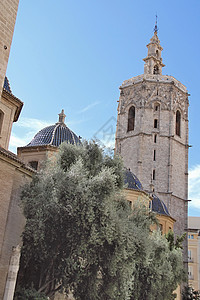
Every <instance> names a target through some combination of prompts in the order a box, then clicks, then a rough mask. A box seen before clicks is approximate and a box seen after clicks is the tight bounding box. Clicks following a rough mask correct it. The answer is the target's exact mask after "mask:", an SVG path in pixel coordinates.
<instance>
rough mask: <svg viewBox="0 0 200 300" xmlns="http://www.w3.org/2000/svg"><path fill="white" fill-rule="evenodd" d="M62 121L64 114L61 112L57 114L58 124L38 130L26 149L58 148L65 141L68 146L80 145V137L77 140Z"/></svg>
mask: <svg viewBox="0 0 200 300" xmlns="http://www.w3.org/2000/svg"><path fill="white" fill-rule="evenodd" d="M64 120H65V114H64V110H62V112H61V113H60V114H59V122H58V123H56V124H54V125H51V126H48V127H45V128H44V129H42V130H40V131H39V132H38V133H37V134H36V135H35V136H34V138H33V139H32V141H31V142H30V143H29V144H28V145H27V146H26V147H31V146H41V145H53V146H56V147H58V146H59V145H60V144H61V143H63V142H65V141H66V142H68V143H70V144H80V143H81V142H80V137H79V138H78V137H77V135H76V134H75V133H74V132H73V131H71V130H70V129H69V128H68V127H67V126H66V125H65V123H64Z"/></svg>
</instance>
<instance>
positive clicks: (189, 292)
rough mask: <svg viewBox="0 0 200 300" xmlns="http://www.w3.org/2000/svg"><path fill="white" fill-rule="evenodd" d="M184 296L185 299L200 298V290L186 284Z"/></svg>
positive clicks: (196, 299)
mask: <svg viewBox="0 0 200 300" xmlns="http://www.w3.org/2000/svg"><path fill="white" fill-rule="evenodd" d="M182 296H183V297H182V299H183V300H200V291H195V290H194V288H193V287H191V286H188V285H186V286H185V288H184V290H183V293H182Z"/></svg>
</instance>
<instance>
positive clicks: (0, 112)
mask: <svg viewBox="0 0 200 300" xmlns="http://www.w3.org/2000/svg"><path fill="white" fill-rule="evenodd" d="M3 117H4V113H3V111H2V110H0V134H1V130H2V126H3Z"/></svg>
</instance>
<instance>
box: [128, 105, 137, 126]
mask: <svg viewBox="0 0 200 300" xmlns="http://www.w3.org/2000/svg"><path fill="white" fill-rule="evenodd" d="M134 127H135V107H134V106H131V107H130V109H129V112H128V129H127V131H131V130H134Z"/></svg>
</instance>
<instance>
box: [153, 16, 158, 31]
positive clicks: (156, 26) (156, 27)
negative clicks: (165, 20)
mask: <svg viewBox="0 0 200 300" xmlns="http://www.w3.org/2000/svg"><path fill="white" fill-rule="evenodd" d="M157 19H158V16H157V14H156V23H155V27H154V32H156V33H157V32H158V25H157Z"/></svg>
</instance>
